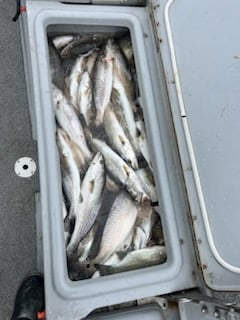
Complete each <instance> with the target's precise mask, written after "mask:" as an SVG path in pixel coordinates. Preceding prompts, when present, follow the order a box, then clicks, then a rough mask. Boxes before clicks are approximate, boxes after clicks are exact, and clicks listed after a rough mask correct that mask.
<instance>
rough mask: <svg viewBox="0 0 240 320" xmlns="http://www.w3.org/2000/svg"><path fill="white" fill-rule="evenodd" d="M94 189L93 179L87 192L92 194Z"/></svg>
mask: <svg viewBox="0 0 240 320" xmlns="http://www.w3.org/2000/svg"><path fill="white" fill-rule="evenodd" d="M94 187H95V180H94V179H93V180H91V181H90V186H89V191H90V192H91V193H93V191H94Z"/></svg>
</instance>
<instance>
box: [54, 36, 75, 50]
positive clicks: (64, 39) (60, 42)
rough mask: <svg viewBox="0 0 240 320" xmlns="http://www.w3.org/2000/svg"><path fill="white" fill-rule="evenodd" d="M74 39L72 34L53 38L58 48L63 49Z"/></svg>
mask: <svg viewBox="0 0 240 320" xmlns="http://www.w3.org/2000/svg"><path fill="white" fill-rule="evenodd" d="M72 40H73V36H72V35H65V36H57V37H54V38H53V39H52V42H53V44H54V46H55V48H56V49H58V50H61V49H62V48H64V47H65V46H66V45H68V44H69V43H70V42H71V41H72Z"/></svg>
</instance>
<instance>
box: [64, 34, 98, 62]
mask: <svg viewBox="0 0 240 320" xmlns="http://www.w3.org/2000/svg"><path fill="white" fill-rule="evenodd" d="M102 42H103V40H102V39H101V40H98V41H94V40H93V39H91V38H87V37H83V36H75V37H74V39H73V40H72V41H71V42H69V43H68V44H67V45H66V46H65V47H64V48H63V49H62V50H61V52H60V54H61V57H62V58H63V59H68V58H77V57H78V56H79V55H84V54H87V53H88V52H89V51H92V50H95V49H96V48H97V46H98V45H100V44H102Z"/></svg>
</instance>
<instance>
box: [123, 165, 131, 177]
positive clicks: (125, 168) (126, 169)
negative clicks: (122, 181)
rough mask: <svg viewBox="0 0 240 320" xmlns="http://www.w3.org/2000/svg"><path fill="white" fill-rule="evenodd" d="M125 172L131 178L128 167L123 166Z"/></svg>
mask: <svg viewBox="0 0 240 320" xmlns="http://www.w3.org/2000/svg"><path fill="white" fill-rule="evenodd" d="M123 170H124V171H125V173H126V175H127V177H129V176H130V173H129V171H128V167H127V165H123Z"/></svg>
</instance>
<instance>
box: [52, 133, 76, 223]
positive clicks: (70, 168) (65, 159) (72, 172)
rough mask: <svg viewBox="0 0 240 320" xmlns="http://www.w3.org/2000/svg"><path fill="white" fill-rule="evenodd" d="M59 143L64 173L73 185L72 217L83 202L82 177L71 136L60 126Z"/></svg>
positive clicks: (70, 215) (70, 212)
mask: <svg viewBox="0 0 240 320" xmlns="http://www.w3.org/2000/svg"><path fill="white" fill-rule="evenodd" d="M57 145H58V148H59V153H60V159H61V165H62V168H63V170H64V173H65V174H66V175H68V182H70V183H71V187H72V194H71V199H69V200H70V211H69V217H70V218H72V217H73V216H76V215H77V211H78V206H79V203H80V202H81V178H80V172H79V168H78V165H77V163H76V161H75V158H74V154H73V152H72V149H71V147H70V143H69V138H68V136H67V135H66V133H65V132H64V131H63V130H62V129H60V128H58V129H57Z"/></svg>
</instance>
